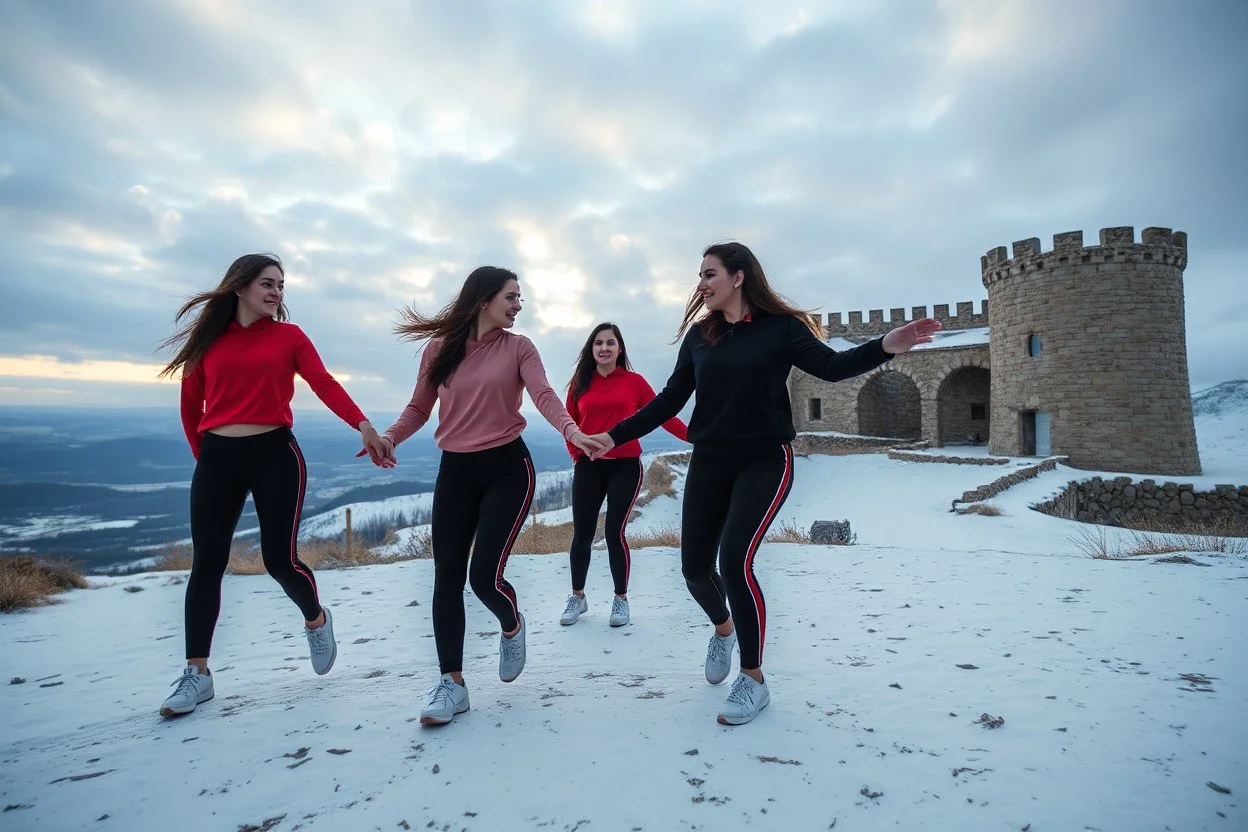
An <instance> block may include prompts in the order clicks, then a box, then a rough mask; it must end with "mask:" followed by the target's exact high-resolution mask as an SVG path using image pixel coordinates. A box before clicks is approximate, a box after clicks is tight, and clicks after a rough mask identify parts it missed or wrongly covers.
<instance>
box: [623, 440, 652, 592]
mask: <svg viewBox="0 0 1248 832" xmlns="http://www.w3.org/2000/svg"><path fill="white" fill-rule="evenodd" d="M645 473H646V467H645V466H644V465H642V464H641V457H637V490H636V491H634V492H633V499H632V500H630V501H629V503H628V511H626V512H624V522H623V523H620V546H622V547H623V548H624V588H625V589H627V588H628V578H629V576H630V575H631V574H632V572H633V553H632V551H631V550H630V549H629V548H628V538H627V537H625V535H624V530H625V529H627V528H628V518H630V517H632V516H633V506H635V505H637V497H638V496H639V495H640V494H641V481H642V480H643V479H645Z"/></svg>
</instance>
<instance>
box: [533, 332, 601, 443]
mask: <svg viewBox="0 0 1248 832" xmlns="http://www.w3.org/2000/svg"><path fill="white" fill-rule="evenodd" d="M519 349H520V380H521V381H522V382H523V383H524V389H525V390H528V391H529V398H530V399H532V400H533V404H535V405H537V412H538V413H541V414H542V418H544V419H545V420H546V421H547V422H549V423H550V425H551V427H553V428H554V429H555V430H557V431H559V432H560V433H561V434H563V438H564V439H565V440H567V442H568V443H569V444H571V445H574V446H576V447H577V448H580V449H581V450H582V451H584V452H585V453H586V454H593V453H597V452H600V451H601V450H602V446H601V444H600V443H598V442H591V441H589V439H588V438H587V437H586V436H585V434H584V433H582V432H581V429H580V428H579V427H577V424H576V422H575V421H573V419H572V417H571V416H570V415H569V414H568V411H567V410H566V409H564V406H563V403H562V402H560V401H559V396H558V395H557V394H556V393H555V391H554V390H552V389H551V387H550V381H549V380H548V379H547V378H546V368H545V367H543V366H542V357H541V356H540V355H538V354H537V347H535V346H533V342H532V341H530V340H529V339H528V338H525V337H524V336H520V347H519Z"/></svg>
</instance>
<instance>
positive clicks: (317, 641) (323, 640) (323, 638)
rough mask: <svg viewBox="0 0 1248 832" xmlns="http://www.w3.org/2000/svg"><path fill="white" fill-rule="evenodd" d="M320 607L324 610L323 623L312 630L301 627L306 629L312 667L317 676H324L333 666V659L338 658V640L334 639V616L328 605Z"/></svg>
mask: <svg viewBox="0 0 1248 832" xmlns="http://www.w3.org/2000/svg"><path fill="white" fill-rule="evenodd" d="M321 609H323V610H324V611H325V623H324V624H322V625H321V626H319V627H316V628H315V629H312V630H309V629H308V628H307V627H304V628H303V629H304V630H306V631H307V635H308V649H309V650H310V651H311V657H312V669H313V670H315V671H316V675H317V676H324V675H325V674H326V673H328V672H329V669H330V668H331V667H333V666H334V660H335V659H337V658H338V642H337V641H334V617H333V616H332V615H330V614H329V607H322V608H321Z"/></svg>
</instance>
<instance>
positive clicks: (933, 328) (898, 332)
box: [884, 318, 942, 355]
mask: <svg viewBox="0 0 1248 832" xmlns="http://www.w3.org/2000/svg"><path fill="white" fill-rule="evenodd" d="M941 328H942V327H941V325H940V321H938V320H936V319H935V318H920V319H919V320H917V321H911V322H910V323H908V324H906V325H905V326H899V327H897V328H896V329H894V330H892V331H891V332H889V333H888V334H887V335H885V336H884V352H886V353H890V354H892V355H901V354H902V353H903V352H909V350H910V348H911V347H913V346H914V345H915V344H930V343H932V337H933V336H934V335H935V334H936V333H937V332H938V331H940V329H941Z"/></svg>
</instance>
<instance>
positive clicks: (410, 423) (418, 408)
mask: <svg viewBox="0 0 1248 832" xmlns="http://www.w3.org/2000/svg"><path fill="white" fill-rule="evenodd" d="M436 348H437V347H436V345H435V344H432V343H431V344H427V345H426V346H425V351H424V352H423V353H421V356H420V370H419V371H418V372H417V374H416V388H415V389H414V390H413V391H412V398H411V401H409V402H408V403H407V406H406V407H404V408H403V412H402V413H400V414H399V418H398V419H395V421H394V424H393V425H391V426H390V427H388V428H386V432H385V433H384V434H383V435H382V436H383V438H385V439H387V440H389V441H390V443H391V445H392V446H394V445H399V444H401V443H402V442H405V441H406V440H408V439H409V438H411V436H412V434H414V433H416V431H418V430H420V429H421V428H422V427H424V426H425V423H426V422H428V421H429V417H430V416H431V415H433V405H434V404H435V403H436V402H437V400H438V391H437V390H436V389H434V388H433V387H432V386H431V385H430V384H429V383H428V380H427V379H428V377H429V375H428V372H429V365H430V364H431V363H432V362H433V356H434V355H435V354H436Z"/></svg>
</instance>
